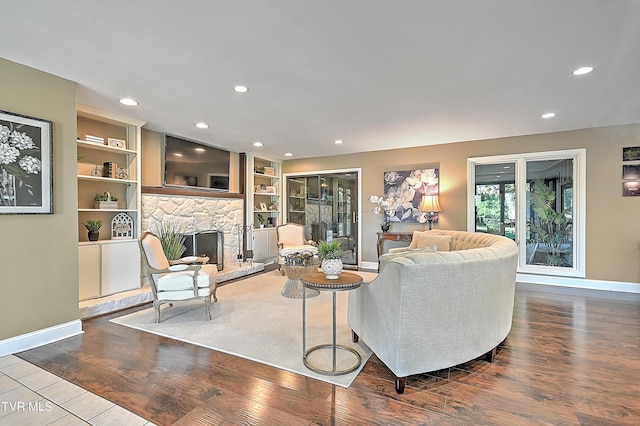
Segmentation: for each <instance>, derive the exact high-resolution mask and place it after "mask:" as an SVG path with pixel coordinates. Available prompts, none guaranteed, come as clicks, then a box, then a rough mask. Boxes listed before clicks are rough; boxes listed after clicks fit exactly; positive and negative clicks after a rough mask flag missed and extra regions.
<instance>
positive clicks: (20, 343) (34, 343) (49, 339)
mask: <svg viewBox="0 0 640 426" xmlns="http://www.w3.org/2000/svg"><path fill="white" fill-rule="evenodd" d="M82 333H83V331H82V321H80V320H75V321H69V322H66V323H64V324H58V325H54V326H53V327H49V328H44V329H42V330H36V331H32V332H31V333H27V334H22V335H20V336H15V337H10V338H8V339H5V340H0V356H5V355H11V354H15V353H17V352H22V351H26V350H28V349H33V348H36V347H38V346H42V345H46V344H49V343H53V342H57V341H58V340H62V339H66V338H68V337H72V336H76V335H78V334H82Z"/></svg>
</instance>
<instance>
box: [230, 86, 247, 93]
mask: <svg viewBox="0 0 640 426" xmlns="http://www.w3.org/2000/svg"><path fill="white" fill-rule="evenodd" d="M233 90H235V91H236V92H238V93H247V92H248V91H249V88H248V87H247V86H236V87H234V88H233Z"/></svg>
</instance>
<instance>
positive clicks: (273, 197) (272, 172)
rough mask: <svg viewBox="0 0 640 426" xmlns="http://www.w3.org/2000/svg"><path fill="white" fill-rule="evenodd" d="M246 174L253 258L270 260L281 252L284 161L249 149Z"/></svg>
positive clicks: (247, 221) (247, 215)
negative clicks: (280, 231)
mask: <svg viewBox="0 0 640 426" xmlns="http://www.w3.org/2000/svg"><path fill="white" fill-rule="evenodd" d="M246 175H247V176H246V179H245V180H246V194H247V203H246V205H247V214H246V224H247V226H251V225H253V241H252V242H251V243H253V244H252V250H253V252H254V260H256V261H258V262H271V261H274V260H276V259H277V256H278V252H277V236H276V232H275V227H276V226H278V225H280V223H281V214H280V212H281V208H282V200H281V195H282V189H281V188H282V185H281V163H280V162H279V161H274V160H269V159H266V158H262V157H259V156H256V155H255V154H252V153H247V154H246ZM261 225H262V226H261Z"/></svg>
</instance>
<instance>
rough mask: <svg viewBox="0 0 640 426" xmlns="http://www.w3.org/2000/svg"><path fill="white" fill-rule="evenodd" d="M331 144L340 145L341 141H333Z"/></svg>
mask: <svg viewBox="0 0 640 426" xmlns="http://www.w3.org/2000/svg"><path fill="white" fill-rule="evenodd" d="M333 143H335V144H336V145H340V144H341V143H342V141H341V140H340V139H338V140H335V141H333Z"/></svg>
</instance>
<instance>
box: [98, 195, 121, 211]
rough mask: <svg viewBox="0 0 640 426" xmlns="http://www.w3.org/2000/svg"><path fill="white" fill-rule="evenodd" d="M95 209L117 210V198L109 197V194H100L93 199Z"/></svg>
mask: <svg viewBox="0 0 640 426" xmlns="http://www.w3.org/2000/svg"><path fill="white" fill-rule="evenodd" d="M94 201H95V208H96V209H117V208H118V197H116V196H115V195H111V193H109V192H103V193H102V194H96V196H95V198H94Z"/></svg>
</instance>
